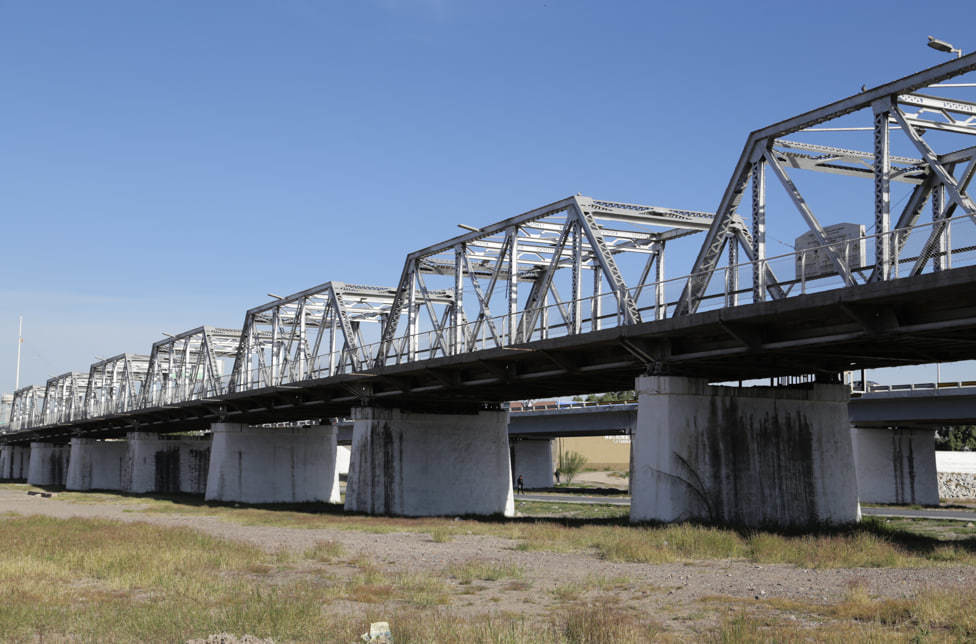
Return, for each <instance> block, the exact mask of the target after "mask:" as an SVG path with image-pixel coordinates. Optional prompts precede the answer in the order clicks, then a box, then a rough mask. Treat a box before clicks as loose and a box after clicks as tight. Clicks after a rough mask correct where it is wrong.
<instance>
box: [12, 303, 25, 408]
mask: <svg viewBox="0 0 976 644" xmlns="http://www.w3.org/2000/svg"><path fill="white" fill-rule="evenodd" d="M22 344H24V316H23V315H21V316H20V321H19V323H18V325H17V377H16V378H15V379H14V391H17V390H18V389H20V345H22Z"/></svg>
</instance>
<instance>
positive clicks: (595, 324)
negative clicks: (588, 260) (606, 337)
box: [590, 262, 603, 331]
mask: <svg viewBox="0 0 976 644" xmlns="http://www.w3.org/2000/svg"><path fill="white" fill-rule="evenodd" d="M601 315H603V274H602V269H601V268H600V265H599V264H597V263H596V262H594V263H593V307H592V310H591V311H590V317H591V318H592V324H591V325H590V328H591V329H592V330H593V331H599V330H600V316H601Z"/></svg>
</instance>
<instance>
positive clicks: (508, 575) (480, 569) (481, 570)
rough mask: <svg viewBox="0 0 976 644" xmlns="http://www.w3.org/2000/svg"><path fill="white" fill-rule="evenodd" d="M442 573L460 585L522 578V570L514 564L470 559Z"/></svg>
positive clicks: (453, 565)
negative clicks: (477, 581)
mask: <svg viewBox="0 0 976 644" xmlns="http://www.w3.org/2000/svg"><path fill="white" fill-rule="evenodd" d="M444 573H445V574H447V575H450V576H451V577H453V578H454V579H456V580H457V581H458V583H460V584H470V583H471V582H473V581H475V580H480V581H498V580H499V579H518V578H520V577H521V576H522V569H521V568H519V567H518V566H516V565H515V564H506V563H501V562H498V561H485V560H480V559H472V560H471V561H466V562H464V563H460V564H451V565H450V566H448V567H447V568H446V569H445V570H444Z"/></svg>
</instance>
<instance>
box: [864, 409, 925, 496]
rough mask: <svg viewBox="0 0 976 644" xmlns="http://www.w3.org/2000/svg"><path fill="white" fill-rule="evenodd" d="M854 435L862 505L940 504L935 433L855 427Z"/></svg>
mask: <svg viewBox="0 0 976 644" xmlns="http://www.w3.org/2000/svg"><path fill="white" fill-rule="evenodd" d="M852 433H853V439H854V461H855V463H856V464H857V490H858V496H859V497H860V500H861V501H863V502H865V503H918V504H920V505H938V504H939V475H938V471H937V468H936V464H935V432H934V431H932V430H930V429H929V430H911V429H874V428H870V429H865V428H861V427H855V428H854V429H853V430H852Z"/></svg>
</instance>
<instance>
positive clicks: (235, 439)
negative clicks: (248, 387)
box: [206, 423, 340, 503]
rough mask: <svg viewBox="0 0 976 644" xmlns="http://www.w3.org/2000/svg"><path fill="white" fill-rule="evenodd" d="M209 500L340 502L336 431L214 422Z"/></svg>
mask: <svg viewBox="0 0 976 644" xmlns="http://www.w3.org/2000/svg"><path fill="white" fill-rule="evenodd" d="M211 429H212V430H213V447H212V451H211V455H210V471H209V474H208V477H207V494H206V498H207V500H208V501H211V500H213V501H238V502H241V503H303V502H325V503H338V502H339V500H340V497H339V471H338V469H337V467H336V431H337V430H336V428H335V427H332V426H329V425H313V426H306V427H289V428H279V427H249V426H247V425H240V424H236V423H216V424H214V425H213V426H212V428H211Z"/></svg>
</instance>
